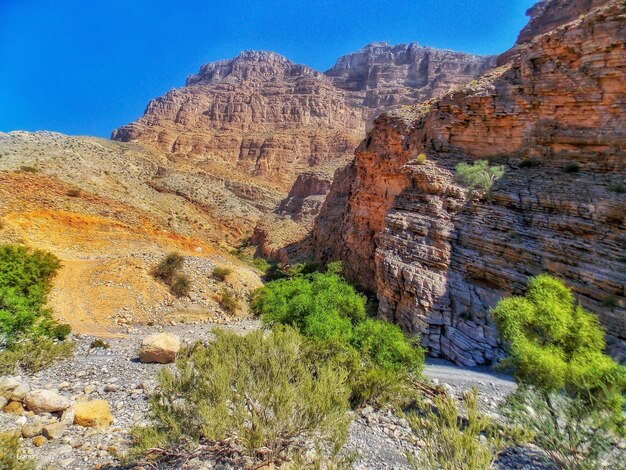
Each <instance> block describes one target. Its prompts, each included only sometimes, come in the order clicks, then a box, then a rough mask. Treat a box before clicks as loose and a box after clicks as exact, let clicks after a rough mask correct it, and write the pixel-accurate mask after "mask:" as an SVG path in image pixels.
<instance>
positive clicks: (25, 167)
mask: <svg viewBox="0 0 626 470" xmlns="http://www.w3.org/2000/svg"><path fill="white" fill-rule="evenodd" d="M20 171H23V172H24V173H39V169H37V168H35V167H34V166H28V165H22V166H20Z"/></svg>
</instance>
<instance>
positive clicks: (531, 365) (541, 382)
mask: <svg viewBox="0 0 626 470" xmlns="http://www.w3.org/2000/svg"><path fill="white" fill-rule="evenodd" d="M493 315H494V317H495V320H496V323H497V325H498V329H499V330H500V333H501V335H502V337H503V338H504V339H505V340H506V341H507V343H508V347H509V351H510V355H511V363H512V365H513V366H514V367H515V375H516V378H517V379H518V381H519V382H521V383H524V384H528V385H534V386H536V387H538V388H539V389H541V390H544V391H546V392H558V391H561V390H565V391H566V392H567V393H568V394H569V395H571V396H572V397H579V398H583V399H586V400H588V401H589V402H590V404H592V403H593V402H596V401H601V402H604V403H607V402H612V403H613V406H614V407H615V409H616V410H617V409H618V408H619V407H620V403H621V402H622V401H623V400H622V399H621V398H620V393H621V391H623V390H624V387H625V386H626V373H625V369H624V368H623V367H620V366H619V365H618V364H617V363H616V362H615V361H613V360H612V359H611V358H609V357H608V356H606V355H604V354H603V352H602V351H603V350H604V346H605V344H604V332H603V330H602V328H601V327H600V325H599V323H598V320H597V318H596V317H595V316H594V315H593V314H592V313H590V312H588V311H586V310H585V309H583V308H582V307H581V306H580V305H578V304H577V303H576V302H575V300H574V296H573V295H572V293H571V292H570V290H569V289H568V288H567V287H566V286H565V285H564V284H563V283H562V282H561V281H560V280H558V279H556V278H554V277H552V276H550V275H547V274H542V275H539V276H536V277H534V278H532V279H531V280H530V283H529V285H528V290H527V292H526V295H525V296H524V297H511V298H507V299H504V300H501V301H500V302H498V305H497V306H496V307H495V309H494V310H493Z"/></svg>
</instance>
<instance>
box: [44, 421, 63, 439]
mask: <svg viewBox="0 0 626 470" xmlns="http://www.w3.org/2000/svg"><path fill="white" fill-rule="evenodd" d="M64 432H65V424H63V423H52V424H48V425H46V426H44V427H43V429H42V430H41V434H42V435H43V436H44V437H45V438H46V439H49V440H52V439H58V438H60V437H61V436H62V435H63V433H64Z"/></svg>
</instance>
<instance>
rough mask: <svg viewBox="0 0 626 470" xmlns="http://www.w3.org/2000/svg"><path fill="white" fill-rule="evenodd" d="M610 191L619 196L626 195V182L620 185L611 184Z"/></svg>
mask: <svg viewBox="0 0 626 470" xmlns="http://www.w3.org/2000/svg"><path fill="white" fill-rule="evenodd" d="M609 191H611V192H614V193H618V194H625V193H626V182H619V183H611V184H609Z"/></svg>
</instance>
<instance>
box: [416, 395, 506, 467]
mask: <svg viewBox="0 0 626 470" xmlns="http://www.w3.org/2000/svg"><path fill="white" fill-rule="evenodd" d="M463 402H464V410H460V409H459V405H458V404H457V402H456V400H455V399H454V398H453V397H450V396H449V395H445V396H443V397H437V398H436V399H435V401H434V403H433V405H434V409H429V410H428V411H427V412H426V413H425V415H420V414H418V413H415V412H413V413H410V414H409V415H408V422H409V426H410V427H411V430H412V431H413V432H414V433H415V434H416V436H417V437H418V438H419V439H421V440H423V441H424V443H425V445H423V446H422V447H421V449H420V452H419V454H417V455H412V454H410V455H408V456H407V457H408V458H409V463H411V465H412V466H413V467H414V468H416V469H432V470H482V469H485V470H486V469H488V468H491V465H492V464H493V462H494V460H495V458H496V456H497V454H498V452H500V450H502V448H503V447H504V440H503V439H501V438H500V437H498V433H497V432H496V428H495V426H494V423H492V422H491V420H489V419H488V418H486V417H484V416H482V415H481V414H480V413H479V411H478V392H477V390H476V389H474V390H473V391H471V392H469V393H467V394H466V395H465V397H464V400H463ZM463 415H465V416H463Z"/></svg>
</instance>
